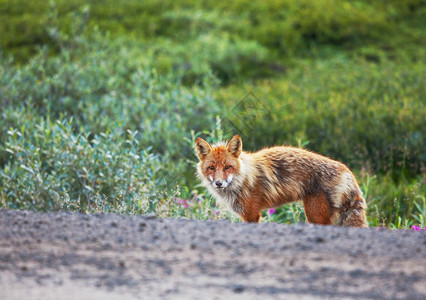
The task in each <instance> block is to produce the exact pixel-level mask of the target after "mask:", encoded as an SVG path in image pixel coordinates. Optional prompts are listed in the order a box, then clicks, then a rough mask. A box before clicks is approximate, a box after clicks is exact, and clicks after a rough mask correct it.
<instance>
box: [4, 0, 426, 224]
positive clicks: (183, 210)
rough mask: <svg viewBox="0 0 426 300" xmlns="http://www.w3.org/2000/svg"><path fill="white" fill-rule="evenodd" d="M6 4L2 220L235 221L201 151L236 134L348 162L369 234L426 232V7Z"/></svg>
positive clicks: (74, 0) (251, 143) (293, 214)
mask: <svg viewBox="0 0 426 300" xmlns="http://www.w3.org/2000/svg"><path fill="white" fill-rule="evenodd" d="M86 4H89V6H87V5H86ZM0 7H1V8H0V19H1V20H2V21H1V22H0V47H1V50H2V52H3V54H2V55H1V56H0V105H1V107H2V110H1V111H0V114H1V118H0V207H9V208H15V209H34V210H42V211H46V210H77V211H83V212H119V213H132V214H146V213H155V214H156V215H158V216H162V217H188V218H197V219H203V220H206V219H218V218H227V219H230V220H233V221H238V220H239V219H238V218H237V217H236V216H234V215H232V214H230V213H229V212H226V209H222V208H218V207H217V206H216V203H215V201H214V199H211V198H210V196H209V195H208V194H206V191H205V190H204V189H203V188H202V187H200V186H199V183H198V181H197V179H196V178H195V169H194V165H195V163H196V160H197V159H196V156H195V155H194V153H193V149H192V145H193V141H194V139H195V137H197V136H199V135H202V136H204V137H206V138H207V139H209V140H210V141H215V140H219V139H226V138H229V137H230V136H231V135H232V134H235V133H239V134H241V135H242V137H243V142H244V148H245V149H247V150H253V151H254V150H257V149H260V148H262V147H265V146H270V145H273V144H291V145H295V146H303V147H306V148H308V149H311V150H313V151H316V152H319V153H321V154H324V155H327V156H330V157H332V158H334V159H337V160H340V161H342V162H344V163H345V164H347V165H348V166H349V167H350V168H351V169H352V170H354V172H355V173H356V175H357V178H358V181H359V183H360V186H361V188H362V190H363V191H364V194H365V196H366V199H367V202H368V206H369V209H368V220H369V223H370V225H371V226H381V227H390V228H408V227H410V226H411V225H421V226H424V225H425V224H424V223H425V221H424V220H425V217H426V216H425V214H426V210H425V206H426V204H425V194H426V188H425V186H426V184H425V180H426V175H425V165H426V154H425V151H424V149H425V146H426V143H425V130H424V128H426V109H425V106H424V101H423V99H425V98H426V71H425V70H426V68H425V63H424V62H425V61H426V50H425V49H426V42H425V41H426V17H425V14H426V5H425V3H424V1H422V0H419V1H414V0H410V1H396V0H395V1H374V2H371V1H331V0H316V1H289V0H276V1H268V2H261V1H254V2H252V1H250V2H249V1H243V0H240V1H232V2H229V1H214V2H213V1H203V2H199V1H156V0H153V1H136V0H130V1H123V2H120V3H118V2H117V1H112V0H108V1H89V2H84V1H81V0H71V1H62V0H59V1H56V2H55V3H50V4H49V2H46V1H30V2H28V1H9V0H0ZM264 220H265V221H272V222H281V223H294V222H304V221H305V217H304V213H303V209H302V205H301V204H291V205H286V206H284V207H283V208H281V209H278V210H277V211H276V212H275V213H273V214H268V212H264Z"/></svg>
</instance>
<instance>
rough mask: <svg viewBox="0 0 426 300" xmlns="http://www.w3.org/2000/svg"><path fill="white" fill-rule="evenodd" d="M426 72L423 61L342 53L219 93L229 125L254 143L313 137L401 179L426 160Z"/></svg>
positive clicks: (340, 155)
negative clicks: (343, 55) (379, 59)
mask: <svg viewBox="0 0 426 300" xmlns="http://www.w3.org/2000/svg"><path fill="white" fill-rule="evenodd" d="M424 78H426V73H425V69H424V67H423V65H421V64H414V63H411V64H409V65H405V66H401V65H399V64H394V63H392V62H390V61H387V62H384V63H382V64H371V63H368V62H365V61H363V60H356V61H348V60H339V59H337V60H332V61H323V62H322V63H318V64H315V65H312V64H310V65H309V66H306V67H302V68H299V69H298V70H294V71H292V72H290V73H289V74H288V75H287V76H286V77H285V78H283V79H281V80H275V81H262V82H259V83H257V84H256V85H246V86H245V87H243V88H242V87H240V86H231V87H229V88H227V89H224V90H219V91H218V93H217V95H218V100H219V101H220V103H221V104H222V105H221V106H222V107H224V108H226V110H224V113H223V114H222V115H223V116H224V117H225V119H226V120H229V121H230V122H229V124H227V125H228V126H226V125H225V126H226V127H227V128H224V129H225V130H226V131H228V132H229V131H233V133H236V132H239V133H240V134H241V135H242V137H243V140H244V141H245V145H246V147H247V148H248V149H251V150H254V149H259V148H261V147H263V146H267V145H272V144H292V145H296V146H300V145H301V143H300V142H301V141H308V144H306V143H305V144H304V145H306V146H307V147H308V148H310V149H312V150H314V151H316V152H319V153H322V154H324V155H328V156H331V157H333V158H334V159H338V160H341V161H343V162H345V163H346V164H348V165H349V166H350V167H351V168H354V169H359V170H360V169H362V168H366V169H367V170H368V171H369V172H372V173H390V174H392V176H393V178H394V179H395V180H396V179H398V178H400V177H404V176H408V177H412V176H416V175H420V174H421V173H422V172H423V171H424V167H425V165H426V156H425V153H424V151H423V149H424V145H425V136H424V134H423V131H424V130H423V128H425V127H426V115H425V107H424V103H423V101H422V99H424V98H425V97H426V90H425V85H424V83H425V82H424ZM247 92H251V93H252V94H250V93H249V94H248V95H247V94H246V93H247ZM236 95H237V96H236ZM238 97H239V98H238ZM246 106H249V107H248V108H247V107H246Z"/></svg>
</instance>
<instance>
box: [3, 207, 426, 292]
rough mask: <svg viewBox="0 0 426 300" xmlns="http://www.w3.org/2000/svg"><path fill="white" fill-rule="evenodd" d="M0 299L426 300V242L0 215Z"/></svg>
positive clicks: (108, 218) (364, 232) (223, 225)
mask: <svg viewBox="0 0 426 300" xmlns="http://www.w3.org/2000/svg"><path fill="white" fill-rule="evenodd" d="M0 228H1V230H0V295H1V299H385V298H386V299H426V252H425V249H426V234H425V233H423V232H414V231H409V230H405V231H387V230H377V229H355V228H338V227H329V226H314V225H309V224H297V225H291V226H288V225H280V224H270V223H264V224H242V223H237V224H233V223H230V222H228V221H196V220H182V219H178V220H177V219H156V218H154V217H150V216H122V215H83V214H77V213H34V212H26V211H11V210H0Z"/></svg>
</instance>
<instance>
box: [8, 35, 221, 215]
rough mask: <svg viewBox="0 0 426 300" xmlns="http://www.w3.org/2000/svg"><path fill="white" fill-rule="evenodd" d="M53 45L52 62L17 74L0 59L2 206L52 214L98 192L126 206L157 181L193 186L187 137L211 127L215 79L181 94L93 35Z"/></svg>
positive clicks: (177, 81) (174, 82) (39, 59)
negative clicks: (63, 204) (120, 199)
mask: <svg viewBox="0 0 426 300" xmlns="http://www.w3.org/2000/svg"><path fill="white" fill-rule="evenodd" d="M57 38H58V39H62V37H61V36H60V35H59V36H58V37H57ZM60 42H61V44H62V46H61V52H60V53H59V54H58V55H56V56H54V57H51V56H49V54H48V53H49V51H48V49H44V50H42V51H40V52H39V53H38V54H37V55H36V56H34V57H33V58H32V59H31V60H30V61H29V63H28V64H26V65H24V66H22V67H17V66H14V65H12V63H11V61H8V60H5V59H3V60H2V61H1V64H0V82H1V83H2V85H1V87H0V89H1V92H0V103H2V105H3V107H5V108H6V109H4V110H2V112H1V115H2V118H1V120H0V126H1V128H2V130H1V132H0V145H1V146H0V151H1V152H0V153H1V155H0V163H1V167H2V168H4V169H3V171H2V174H3V176H2V182H1V184H0V199H1V198H3V199H5V200H4V201H6V205H7V206H8V207H15V208H35V209H59V208H60V207H61V204H60V203H61V202H62V201H64V199H66V198H68V197H69V199H70V201H75V200H76V199H78V200H79V201H82V203H83V204H81V209H85V206H84V203H89V202H90V199H92V198H93V197H94V195H96V194H98V195H99V196H100V197H104V195H105V196H106V197H108V199H116V198H118V197H119V195H120V193H121V191H124V194H125V197H124V198H123V199H125V200H126V201H130V202H131V201H133V200H134V199H136V198H135V197H137V195H139V196H140V197H142V198H143V197H146V196H147V195H148V193H149V195H153V194H156V189H154V188H153V187H156V186H157V185H158V184H159V183H161V182H162V183H164V182H167V183H168V185H167V186H166V185H164V186H163V188H164V189H163V190H166V191H167V189H171V188H173V187H176V185H177V184H181V185H185V184H188V183H191V182H193V181H194V175H193V169H192V167H189V166H188V163H189V162H188V158H189V157H191V155H193V150H192V144H191V143H190V142H189V141H191V139H192V134H191V131H195V132H198V131H201V130H202V129H204V128H210V127H212V125H213V124H214V122H215V112H216V111H217V106H216V104H215V101H214V100H213V99H212V96H211V94H212V87H213V86H214V84H215V80H214V78H213V77H200V80H201V81H200V82H199V85H193V86H190V87H185V86H183V85H182V84H181V78H180V76H179V75H178V74H175V73H168V74H167V75H157V74H156V72H155V70H151V69H149V68H148V67H146V66H144V65H142V64H140V63H139V62H138V60H133V57H132V56H131V55H129V54H128V53H127V51H126V48H121V47H120V45H119V44H117V43H111V44H109V43H108V41H107V40H106V39H105V38H104V37H103V36H100V35H94V36H91V38H90V42H89V39H88V38H87V37H85V36H80V37H75V36H74V37H73V38H72V39H69V38H66V39H63V40H61V41H60ZM3 83H4V84H3ZM199 116H203V117H202V118H200V117H199ZM56 120H58V122H59V123H56ZM66 120H69V121H66ZM71 120H72V121H71ZM127 132H128V133H129V134H130V135H131V136H129V134H127ZM129 141H130V142H131V145H130V144H129V143H130V142H129ZM6 142H7V143H6ZM6 149H8V151H6ZM152 153H155V154H156V155H155V156H151V154H152ZM137 156H139V157H140V158H138V159H136V158H135V157H137ZM160 165H161V167H160ZM160 170H163V171H161V172H160ZM101 174H103V175H101ZM127 187H129V188H130V190H127ZM161 193H163V192H161ZM161 193H160V194H156V195H157V196H159V197H160V196H161ZM120 197H122V196H120ZM55 199H56V202H55V201H54V200H55ZM132 199H133V200H132ZM123 201H124V200H123ZM87 205H88V204H87Z"/></svg>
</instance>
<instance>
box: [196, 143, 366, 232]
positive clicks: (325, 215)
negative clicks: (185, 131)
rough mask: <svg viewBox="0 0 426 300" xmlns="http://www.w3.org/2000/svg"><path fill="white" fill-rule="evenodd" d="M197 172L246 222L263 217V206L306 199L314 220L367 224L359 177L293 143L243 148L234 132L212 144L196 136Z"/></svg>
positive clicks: (218, 197) (308, 216)
mask: <svg viewBox="0 0 426 300" xmlns="http://www.w3.org/2000/svg"><path fill="white" fill-rule="evenodd" d="M195 145H196V150H197V154H198V157H199V159H200V162H199V164H198V166H197V168H198V175H199V177H200V179H201V181H202V182H203V184H204V185H205V186H206V187H207V188H208V190H209V191H210V192H211V193H212V194H213V195H214V196H215V197H216V198H217V199H219V200H221V201H223V202H224V203H226V204H228V205H229V206H230V208H231V209H232V210H233V211H234V212H235V213H237V214H239V215H240V216H241V218H242V219H243V220H244V221H246V222H259V220H260V213H261V211H262V210H263V209H267V208H275V207H279V206H281V205H283V204H285V203H289V202H293V201H298V200H302V201H303V204H304V207H305V214H306V217H307V219H308V221H309V222H311V223H315V224H324V225H328V224H332V223H333V221H334V219H335V218H336V217H337V216H338V215H339V216H340V219H339V221H338V224H339V225H342V226H357V227H367V222H366V217H365V209H366V203H365V200H364V198H363V197H362V192H361V190H360V188H359V186H358V183H357V182H356V179H355V177H354V176H353V174H352V173H351V171H349V169H348V168H347V167H346V166H345V165H344V164H342V163H340V162H337V161H334V160H332V159H330V158H327V157H324V156H322V155H319V154H316V153H313V152H310V151H307V150H304V149H300V148H294V147H286V146H276V147H271V148H266V149H263V150H260V151H258V152H255V153H248V152H245V151H242V140H241V137H239V136H238V135H236V136H234V137H233V138H232V139H231V140H230V141H229V142H228V143H227V144H224V143H220V144H217V145H213V146H212V145H210V144H209V143H207V142H206V141H205V140H203V139H201V138H197V140H196V142H195Z"/></svg>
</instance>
